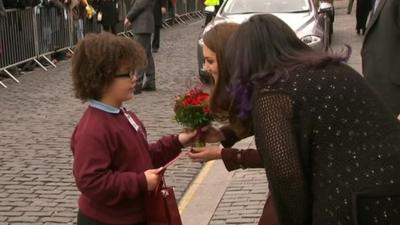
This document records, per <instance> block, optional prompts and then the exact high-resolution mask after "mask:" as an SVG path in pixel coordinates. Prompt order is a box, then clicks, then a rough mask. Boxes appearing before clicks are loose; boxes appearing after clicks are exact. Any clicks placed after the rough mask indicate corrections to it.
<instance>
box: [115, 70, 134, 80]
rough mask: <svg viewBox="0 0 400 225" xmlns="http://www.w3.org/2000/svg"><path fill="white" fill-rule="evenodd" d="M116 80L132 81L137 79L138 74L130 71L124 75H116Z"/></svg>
mask: <svg viewBox="0 0 400 225" xmlns="http://www.w3.org/2000/svg"><path fill="white" fill-rule="evenodd" d="M115 77H116V78H129V79H131V80H133V79H135V78H136V72H135V71H130V72H129V73H123V74H116V75H115Z"/></svg>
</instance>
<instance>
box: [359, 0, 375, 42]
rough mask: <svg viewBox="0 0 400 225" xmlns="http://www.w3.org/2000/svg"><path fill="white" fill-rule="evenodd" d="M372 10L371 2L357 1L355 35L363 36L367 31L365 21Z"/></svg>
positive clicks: (370, 0) (365, 0)
mask: <svg viewBox="0 0 400 225" xmlns="http://www.w3.org/2000/svg"><path fill="white" fill-rule="evenodd" d="M371 9H372V0H357V8H356V20H357V25H356V31H357V34H360V33H362V34H363V35H364V34H365V31H366V29H367V20H368V16H369V12H370V11H371Z"/></svg>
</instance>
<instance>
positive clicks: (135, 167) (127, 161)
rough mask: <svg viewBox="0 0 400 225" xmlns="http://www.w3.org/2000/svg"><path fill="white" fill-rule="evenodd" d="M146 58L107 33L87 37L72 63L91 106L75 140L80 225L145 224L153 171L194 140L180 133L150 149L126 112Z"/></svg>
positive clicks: (77, 88) (81, 95) (77, 87)
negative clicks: (125, 107)
mask: <svg viewBox="0 0 400 225" xmlns="http://www.w3.org/2000/svg"><path fill="white" fill-rule="evenodd" d="M144 58H145V55H144V50H143V49H142V47H140V45H139V44H138V43H136V42H135V41H133V40H131V39H128V38H125V37H117V36H114V35H112V34H109V33H101V34H89V35H87V36H86V37H85V38H84V39H83V40H81V41H80V42H79V43H78V46H77V48H76V51H75V53H74V56H73V58H72V79H73V86H74V92H75V96H76V97H77V98H78V99H80V100H82V101H83V102H86V101H88V102H89V107H88V108H87V110H86V111H85V113H84V114H83V116H82V118H81V119H80V121H79V123H78V125H77V126H76V128H75V131H74V133H73V135H72V139H71V149H72V152H73V156H74V164H73V174H74V177H75V181H76V185H77V187H78V189H79V191H80V192H81V196H80V199H79V214H78V225H86V224H91V225H93V224H110V225H139V224H146V218H145V211H144V197H145V195H146V193H147V191H150V190H153V189H154V188H155V187H156V186H157V185H158V183H159V179H160V175H159V172H160V169H154V168H159V167H161V166H163V165H164V164H166V163H167V162H169V161H170V160H172V159H174V158H175V157H176V156H178V155H179V154H180V152H181V148H183V146H186V145H188V144H190V143H191V142H192V141H193V139H195V138H194V137H195V133H181V134H179V135H171V136H166V137H163V138H162V139H160V140H159V141H157V142H156V143H154V144H148V142H147V140H146V130H145V128H144V126H143V124H142V123H141V122H140V120H139V119H138V118H137V117H136V115H135V114H134V113H132V112H129V111H127V110H125V109H124V108H123V107H122V104H123V102H125V101H128V100H130V99H132V97H133V93H134V88H135V85H136V77H135V71H136V70H137V69H138V68H140V67H142V66H143V65H144V63H145V60H144Z"/></svg>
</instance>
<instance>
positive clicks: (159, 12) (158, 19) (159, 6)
mask: <svg viewBox="0 0 400 225" xmlns="http://www.w3.org/2000/svg"><path fill="white" fill-rule="evenodd" d="M165 13H167V0H155V5H154V25H155V26H154V34H153V43H152V47H153V52H158V49H159V48H160V30H161V27H162V19H163V18H162V17H163V15H164V14H165Z"/></svg>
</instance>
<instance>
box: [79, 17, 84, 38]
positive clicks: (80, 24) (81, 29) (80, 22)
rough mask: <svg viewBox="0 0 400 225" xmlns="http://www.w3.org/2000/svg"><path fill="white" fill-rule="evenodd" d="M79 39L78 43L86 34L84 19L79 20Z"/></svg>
mask: <svg viewBox="0 0 400 225" xmlns="http://www.w3.org/2000/svg"><path fill="white" fill-rule="evenodd" d="M77 37H78V41H79V40H81V39H82V38H83V37H84V33H83V19H79V20H78V29H77Z"/></svg>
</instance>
